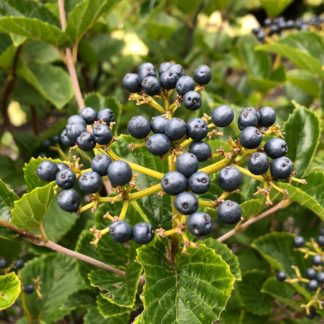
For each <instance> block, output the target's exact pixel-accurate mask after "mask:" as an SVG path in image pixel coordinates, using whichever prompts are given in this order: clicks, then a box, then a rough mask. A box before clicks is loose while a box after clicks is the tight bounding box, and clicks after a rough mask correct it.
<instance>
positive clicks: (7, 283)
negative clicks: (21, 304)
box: [0, 272, 21, 310]
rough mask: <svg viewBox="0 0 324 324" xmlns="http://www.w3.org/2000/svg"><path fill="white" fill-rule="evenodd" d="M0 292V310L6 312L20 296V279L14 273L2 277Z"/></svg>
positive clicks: (0, 277)
mask: <svg viewBox="0 0 324 324" xmlns="http://www.w3.org/2000/svg"><path fill="white" fill-rule="evenodd" d="M0 291H1V298H0V310H4V309H6V308H8V307H10V306H11V305H12V304H13V303H14V302H15V301H16V299H17V298H18V297H19V295H20V291H21V283H20V280H19V277H18V276H17V275H16V274H15V273H14V272H11V273H9V274H7V275H4V276H0Z"/></svg>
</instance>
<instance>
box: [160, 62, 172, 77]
mask: <svg viewBox="0 0 324 324" xmlns="http://www.w3.org/2000/svg"><path fill="white" fill-rule="evenodd" d="M171 66H172V63H170V62H163V63H161V64H160V65H159V75H161V74H163V73H164V72H166V71H168V70H169V69H170V67H171Z"/></svg>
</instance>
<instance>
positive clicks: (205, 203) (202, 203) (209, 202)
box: [198, 199, 216, 208]
mask: <svg viewBox="0 0 324 324" xmlns="http://www.w3.org/2000/svg"><path fill="white" fill-rule="evenodd" d="M198 201H199V206H201V207H209V208H215V207H216V204H215V201H213V200H207V199H199V200H198Z"/></svg>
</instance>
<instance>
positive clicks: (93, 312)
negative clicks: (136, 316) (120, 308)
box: [83, 306, 129, 324]
mask: <svg viewBox="0 0 324 324" xmlns="http://www.w3.org/2000/svg"><path fill="white" fill-rule="evenodd" d="M128 318H129V316H128V315H120V316H113V317H110V318H104V317H103V316H102V315H101V314H100V313H99V310H98V308H97V307H96V306H94V307H90V308H89V309H88V310H87V312H86V314H85V316H84V318H83V321H84V324H125V323H127V321H128Z"/></svg>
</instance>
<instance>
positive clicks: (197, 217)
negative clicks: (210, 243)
mask: <svg viewBox="0 0 324 324" xmlns="http://www.w3.org/2000/svg"><path fill="white" fill-rule="evenodd" d="M187 227H188V229H189V231H190V232H191V234H193V235H194V236H197V237H201V236H205V235H208V234H209V233H210V232H211V231H212V229H213V221H212V219H211V217H210V215H209V214H207V213H202V212H196V213H193V214H191V215H190V216H189V218H188V221H187Z"/></svg>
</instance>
